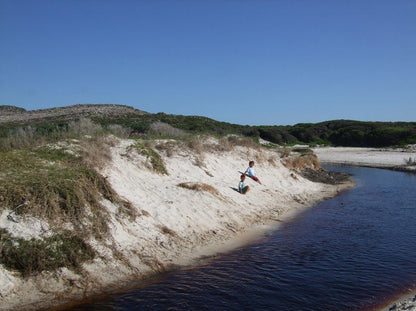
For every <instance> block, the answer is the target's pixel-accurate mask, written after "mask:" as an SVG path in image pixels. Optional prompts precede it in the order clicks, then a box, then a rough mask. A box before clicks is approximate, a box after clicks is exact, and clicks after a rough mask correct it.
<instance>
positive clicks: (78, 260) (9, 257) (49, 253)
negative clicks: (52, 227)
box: [0, 229, 95, 277]
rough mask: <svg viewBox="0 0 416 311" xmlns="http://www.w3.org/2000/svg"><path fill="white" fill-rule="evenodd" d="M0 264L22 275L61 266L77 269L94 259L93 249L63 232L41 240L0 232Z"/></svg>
mask: <svg viewBox="0 0 416 311" xmlns="http://www.w3.org/2000/svg"><path fill="white" fill-rule="evenodd" d="M0 254H1V257H0V263H1V264H3V265H4V266H5V267H7V268H8V269H11V270H16V271H19V272H20V273H21V275H23V276H25V277H26V276H30V275H31V274H34V273H39V272H42V271H53V270H56V269H58V268H61V267H67V268H73V269H76V270H79V269H81V264H82V263H83V262H85V261H87V260H91V259H93V258H94V256H95V252H94V250H93V249H92V248H91V246H89V245H88V244H87V243H85V242H84V240H83V239H82V238H81V237H80V236H78V235H76V234H74V233H72V232H70V231H64V232H62V233H58V234H55V235H53V236H51V237H46V238H44V239H34V238H32V239H30V240H25V239H22V238H16V237H13V236H11V235H10V233H9V232H8V231H7V230H5V229H0Z"/></svg>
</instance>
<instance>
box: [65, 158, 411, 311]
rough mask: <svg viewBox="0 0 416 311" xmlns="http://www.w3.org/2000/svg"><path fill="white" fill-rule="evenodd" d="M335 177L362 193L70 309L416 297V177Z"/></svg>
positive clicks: (340, 306) (288, 305)
mask: <svg viewBox="0 0 416 311" xmlns="http://www.w3.org/2000/svg"><path fill="white" fill-rule="evenodd" d="M328 168H329V169H331V170H337V171H343V172H347V173H350V174H352V175H353V178H354V180H355V181H356V183H357V186H356V187H355V188H353V189H350V190H348V191H346V192H343V193H341V194H340V195H339V196H337V197H335V198H333V199H329V200H327V201H324V202H322V203H320V204H319V205H317V206H315V207H313V208H311V209H309V210H307V211H306V212H304V213H302V214H300V215H298V216H297V217H295V218H294V219H292V220H291V221H288V222H286V223H284V224H283V225H282V226H280V227H279V229H278V230H276V231H275V232H272V233H270V234H268V235H267V236H264V237H262V238H261V239H259V240H258V241H257V242H256V243H255V244H253V245H250V246H247V247H244V248H241V249H237V250H235V251H233V252H231V253H227V254H223V255H221V256H218V257H216V258H213V259H212V260H210V261H208V262H205V263H202V264H201V265H200V266H197V267H191V268H187V269H183V270H178V271H172V272H169V273H166V274H163V275H161V276H160V277H157V278H155V279H153V280H152V281H151V282H146V283H143V284H138V285H136V286H134V287H133V288H132V287H130V288H129V289H126V290H124V291H122V292H117V293H113V294H109V295H107V296H105V297H101V298H99V299H98V298H96V299H92V300H90V301H88V302H87V303H85V304H82V305H79V306H76V307H73V308H72V309H71V310H376V309H378V308H380V306H382V305H385V304H386V303H388V302H389V301H391V300H393V299H396V298H397V297H399V296H400V295H403V294H405V293H408V292H409V291H410V290H412V289H413V290H414V289H416V175H412V174H407V173H402V172H394V171H389V170H382V169H371V168H358V167H351V166H330V167H328Z"/></svg>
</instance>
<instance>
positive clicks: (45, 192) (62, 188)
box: [0, 146, 134, 238]
mask: <svg viewBox="0 0 416 311" xmlns="http://www.w3.org/2000/svg"><path fill="white" fill-rule="evenodd" d="M67 151H68V150H66V149H65V148H64V149H59V148H58V149H57V148H55V147H50V146H44V147H40V148H35V149H32V150H29V149H18V150H13V151H0V206H1V209H6V208H8V209H13V208H15V207H16V206H19V208H17V209H16V210H15V213H16V214H17V215H26V214H29V215H32V216H35V217H39V218H43V219H45V220H47V221H48V222H55V223H61V222H71V223H72V224H73V225H74V227H75V228H76V229H78V230H81V231H82V232H84V233H87V234H89V233H92V234H94V236H96V237H97V238H98V237H102V236H103V235H105V234H106V233H107V230H108V227H107V213H106V209H105V208H103V207H102V205H101V203H100V202H101V200H102V199H103V198H105V199H108V200H109V201H111V202H113V203H115V204H117V205H119V206H120V205H122V206H124V207H125V208H124V209H123V210H132V207H131V206H130V205H129V204H127V203H126V202H124V201H122V200H121V198H120V197H119V196H118V195H117V194H116V193H115V191H114V190H113V189H112V188H111V186H110V185H109V184H108V182H107V180H106V179H105V178H104V177H103V176H101V175H100V174H99V173H98V172H97V171H96V170H95V169H94V168H93V167H90V166H89V165H86V163H85V162H84V158H83V157H82V156H78V155H77V154H73V153H70V152H67ZM81 154H83V155H84V156H85V153H83V152H81ZM127 214H128V215H129V216H130V215H133V214H134V213H130V212H128V213H127ZM87 223H92V224H93V225H92V226H89V225H88V224H87ZM91 230H92V231H91Z"/></svg>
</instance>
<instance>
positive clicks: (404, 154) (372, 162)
mask: <svg viewBox="0 0 416 311" xmlns="http://www.w3.org/2000/svg"><path fill="white" fill-rule="evenodd" d="M313 151H314V152H315V154H316V155H317V156H318V158H319V161H320V162H321V163H334V164H348V165H357V166H368V167H378V168H387V169H395V170H402V171H409V172H416V165H414V164H413V165H407V164H406V162H407V161H408V160H409V159H412V161H416V147H415V146H409V147H408V148H405V149H404V148H397V149H393V148H388V149H386V148H384V149H379V148H354V147H319V148H314V149H313Z"/></svg>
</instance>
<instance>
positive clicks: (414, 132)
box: [0, 105, 416, 147]
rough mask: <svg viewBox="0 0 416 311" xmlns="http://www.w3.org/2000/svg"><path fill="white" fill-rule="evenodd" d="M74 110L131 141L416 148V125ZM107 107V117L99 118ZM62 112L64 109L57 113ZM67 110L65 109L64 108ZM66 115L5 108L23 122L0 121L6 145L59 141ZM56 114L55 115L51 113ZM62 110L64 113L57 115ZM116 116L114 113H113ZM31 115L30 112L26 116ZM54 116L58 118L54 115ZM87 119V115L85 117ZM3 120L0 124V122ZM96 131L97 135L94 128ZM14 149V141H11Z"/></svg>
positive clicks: (68, 119) (68, 121)
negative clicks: (203, 139) (200, 138)
mask: <svg viewBox="0 0 416 311" xmlns="http://www.w3.org/2000/svg"><path fill="white" fill-rule="evenodd" d="M73 107H75V108H74V109H78V110H79V109H84V110H85V109H86V108H91V109H96V110H97V111H98V112H97V113H91V112H89V113H88V114H85V115H87V116H88V119H90V120H91V121H92V122H93V124H96V125H99V126H100V128H101V130H102V131H105V132H111V133H118V134H121V135H126V133H130V134H131V135H132V136H134V135H136V136H138V137H143V135H150V136H158V137H175V138H183V137H185V136H187V135H189V134H198V135H200V134H207V135H216V136H224V135H228V134H236V135H241V136H244V137H251V138H254V139H258V138H262V139H264V140H267V141H270V142H272V143H275V144H279V145H294V144H309V145H328V146H351V147H390V146H404V145H408V144H416V122H367V121H353V120H332V121H325V122H320V123H299V124H295V125H286V126H283V125H261V126H249V125H239V124H232V123H227V122H220V121H216V120H213V119H210V118H206V117H201V116H183V115H171V114H166V113H162V112H160V113H155V114H152V113H145V112H143V111H140V110H135V109H133V108H131V107H126V106H117V105H76V106H73ZM101 107H105V108H106V109H107V110H106V113H99V110H100V109H103V108H101ZM55 109H59V108H55ZM61 109H64V108H61ZM65 109H67V110H68V112H67V114H66V115H65V116H61V115H57V117H56V118H52V117H43V118H41V117H37V118H31V119H30V118H29V119H28V118H21V116H22V115H24V113H25V112H24V111H23V112H22V108H17V107H10V106H0V112H2V113H7V114H8V115H13V113H14V114H15V115H17V116H19V118H17V117H16V118H15V119H13V118H9V119H8V120H7V122H0V137H1V144H2V145H1V146H0V147H4V143H5V142H4V139H5V138H7V137H10V136H16V135H17V136H20V137H21V136H22V132H24V134H25V135H28V134H29V133H30V135H31V136H32V137H33V138H37V139H39V138H42V139H44V138H45V136H47V137H49V138H54V137H55V138H57V137H59V136H62V135H63V134H64V133H65V134H67V133H68V132H71V128H72V130H73V124H72V123H71V122H74V121H75V120H79V119H82V115H81V117H80V115H79V114H77V113H73V114H72V115H71V114H70V111H69V108H68V107H65ZM51 111H55V110H54V109H52V110H51ZM58 111H59V110H58ZM111 111H113V113H111ZM27 113H30V112H27ZM55 113H57V112H56V111H55ZM84 117H85V116H84ZM0 121H1V120H0ZM91 130H94V128H92V129H91ZM9 144H13V142H12V141H11V142H9Z"/></svg>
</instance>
